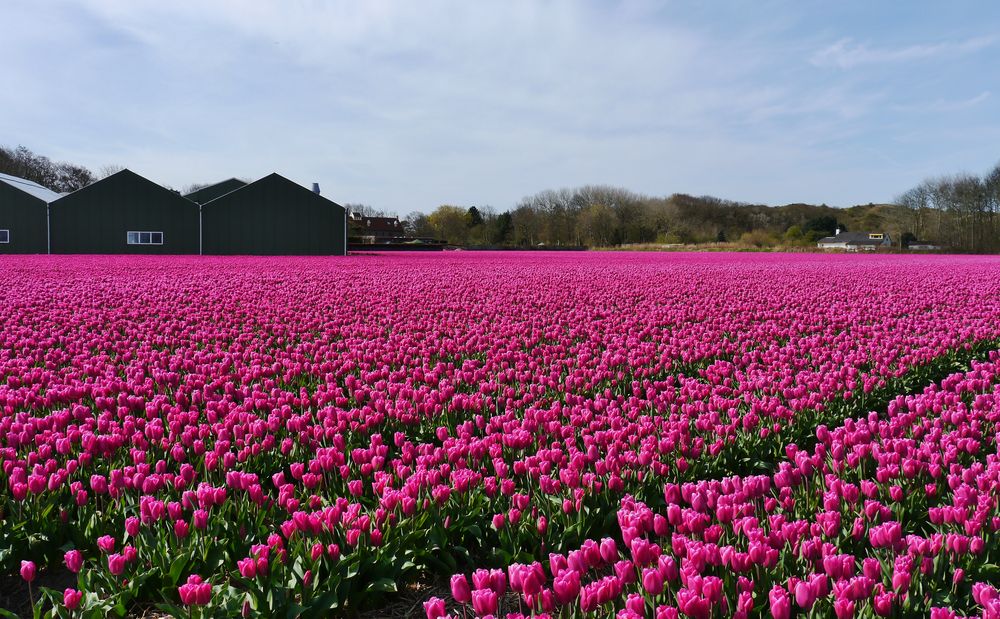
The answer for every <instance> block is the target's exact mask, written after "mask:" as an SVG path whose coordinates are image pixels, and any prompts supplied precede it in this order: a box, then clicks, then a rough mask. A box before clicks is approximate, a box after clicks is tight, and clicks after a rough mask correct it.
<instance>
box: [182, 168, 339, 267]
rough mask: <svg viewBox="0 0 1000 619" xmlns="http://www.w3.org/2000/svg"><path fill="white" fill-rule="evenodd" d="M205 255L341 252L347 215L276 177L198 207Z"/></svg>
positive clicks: (266, 178)
mask: <svg viewBox="0 0 1000 619" xmlns="http://www.w3.org/2000/svg"><path fill="white" fill-rule="evenodd" d="M201 217H202V242H203V245H202V248H203V253H204V254H206V255H212V254H221V255H251V254H260V255H272V256H274V255H322V256H331V255H335V256H343V255H346V254H347V211H346V210H345V209H344V207H342V206H340V205H339V204H337V203H336V202H332V201H330V200H327V199H326V198H324V197H323V196H321V195H319V194H318V193H314V192H312V191H310V190H309V189H306V188H305V187H303V186H302V185H299V184H297V183H294V182H292V181H290V180H288V179H287V178H285V177H283V176H280V175H278V174H270V175H268V176H265V177H264V178H262V179H260V180H258V181H255V182H253V183H250V184H249V185H247V186H246V187H242V188H240V189H237V190H236V191H232V192H229V193H227V194H225V195H223V196H221V197H219V198H216V199H215V200H212V201H211V202H208V203H207V204H205V205H203V206H202V213H201Z"/></svg>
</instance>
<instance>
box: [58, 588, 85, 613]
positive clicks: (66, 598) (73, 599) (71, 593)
mask: <svg viewBox="0 0 1000 619" xmlns="http://www.w3.org/2000/svg"><path fill="white" fill-rule="evenodd" d="M82 599H83V592H81V591H77V590H76V589H72V588H68V589H66V590H65V591H63V606H65V607H66V608H67V609H69V610H76V609H77V607H79V606H80V600H82Z"/></svg>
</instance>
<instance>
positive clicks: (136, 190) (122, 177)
mask: <svg viewBox="0 0 1000 619" xmlns="http://www.w3.org/2000/svg"><path fill="white" fill-rule="evenodd" d="M50 208H51V220H52V221H51V226H52V228H51V230H52V253H54V254H56V253H59V254H197V253H198V205H197V204H195V203H193V202H191V201H190V200H187V199H185V198H184V197H182V196H180V195H179V194H176V193H174V192H172V191H170V190H168V189H165V188H164V187H161V186H160V185H157V184H156V183H154V182H153V181H151V180H148V179H146V178H143V177H142V176H139V175H138V174H136V173H134V172H131V171H129V170H123V171H121V172H118V173H117V174H114V175H112V176H109V177H107V178H105V179H102V180H100V181H97V182H96V183H94V184H93V185H89V186H87V187H84V188H83V189H80V190H78V191H75V192H73V193H71V194H69V195H67V196H64V197H62V198H60V199H58V200H56V201H55V202H53V203H52V204H51V205H50ZM130 230H135V231H152V232H163V245H128V244H127V243H126V233H127V232H128V231H130Z"/></svg>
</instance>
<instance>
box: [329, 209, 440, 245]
mask: <svg viewBox="0 0 1000 619" xmlns="http://www.w3.org/2000/svg"><path fill="white" fill-rule="evenodd" d="M347 228H348V249H350V250H359V251H360V250H366V249H375V248H374V247H373V246H378V247H377V249H378V250H380V251H382V250H407V251H417V250H420V251H428V250H430V251H440V250H442V249H444V247H445V245H446V243H445V242H444V241H442V240H440V239H434V238H430V237H422V236H421V237H415V236H408V235H407V234H406V230H405V229H404V228H403V224H402V222H401V221H399V217H369V216H367V215H362V214H361V213H357V212H354V211H348V212H347Z"/></svg>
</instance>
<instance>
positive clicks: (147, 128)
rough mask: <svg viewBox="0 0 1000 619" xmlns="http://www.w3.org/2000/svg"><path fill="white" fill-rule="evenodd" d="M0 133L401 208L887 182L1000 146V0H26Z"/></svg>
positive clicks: (12, 26)
mask: <svg viewBox="0 0 1000 619" xmlns="http://www.w3.org/2000/svg"><path fill="white" fill-rule="evenodd" d="M3 15H4V20H3V21H4V22H5V24H4V26H3V28H2V29H3V36H0V54H2V57H3V58H5V63H4V67H3V69H2V71H3V83H4V88H2V89H0V110H2V112H0V144H5V145H16V144H24V145H25V146H28V147H29V148H31V149H32V150H34V151H36V152H38V153H41V154H45V155H48V156H49V157H51V158H53V159H56V160H66V161H72V162H75V163H81V164H84V165H87V166H88V167H91V168H92V169H95V170H96V169H98V168H100V167H101V166H103V165H106V164H119V165H125V166H127V167H129V168H131V169H133V170H135V171H137V172H139V173H140V174H143V175H145V176H147V177H149V178H151V179H153V180H155V181H157V182H160V183H163V184H166V185H171V186H173V187H177V188H181V187H184V186H187V185H189V184H191V183H195V182H211V181H215V180H221V179H224V178H228V177H231V176H238V177H249V178H257V177H259V176H262V175H264V174H266V173H269V172H271V171H277V172H279V173H281V174H284V175H285V176H288V177H289V178H291V179H293V180H295V181H297V182H300V183H302V184H304V185H307V186H308V185H309V184H310V183H312V182H313V181H318V182H320V184H321V185H322V187H323V191H324V195H326V196H328V197H330V198H331V199H334V200H336V201H338V202H341V203H346V202H354V203H357V202H361V203H366V204H370V205H372V206H374V207H376V208H380V209H384V210H386V211H390V212H395V213H398V214H399V215H400V216H404V215H406V214H407V213H409V212H411V211H424V212H429V211H430V210H433V208H435V207H436V206H437V205H439V204H443V203H448V204H458V205H463V206H468V205H492V206H494V207H495V208H498V209H500V210H503V209H506V208H510V207H512V206H514V205H515V204H516V203H517V201H518V200H520V199H521V198H522V197H524V196H526V195H529V194H532V193H535V192H537V191H540V190H543V189H550V188H551V189H558V188H561V187H574V186H578V185H583V184H588V183H589V184H597V183H603V184H611V185H618V186H623V187H627V188H629V189H632V190H634V191H638V192H642V193H646V194H650V195H668V194H670V193H674V192H683V193H690V194H696V195H702V194H711V195H716V196H719V197H723V198H730V199H736V200H744V201H751V202H764V203H768V204H783V203H788V202H797V201H804V202H814V203H827V204H833V205H837V206H849V205H852V204H856V203H867V202H870V201H874V202H880V201H888V200H891V199H892V198H893V197H894V196H895V195H897V194H899V193H900V192H902V191H903V190H905V189H907V188H909V187H911V186H913V185H915V184H917V183H918V182H920V181H921V180H923V179H924V178H926V177H929V176H937V175H942V174H951V173H957V172H972V173H984V172H986V171H988V170H989V169H991V168H992V167H993V166H994V165H996V164H997V163H998V161H1000V147H998V145H1000V122H998V121H1000V71H997V69H996V67H998V66H1000V29H998V28H997V25H998V24H1000V3H997V2H987V1H983V2H963V1H961V0H956V1H954V2H870V1H865V2H809V1H797V2H791V1H790V2H771V1H766V0H765V1H753V2H750V1H748V2H711V3H702V2H649V1H639V0H637V1H628V2H598V1H589V2H588V1H585V0H579V1H552V2H541V1H538V2H522V1H517V0H512V1H497V2H491V1H488V0H477V1H475V2H469V1H467V0H465V1H461V0H460V1H455V2H443V1H442V2H438V1H433V0H426V1H420V2H414V1H400V2H385V1H379V0H365V1H363V2H357V1H349V2H338V1H329V2H321V1H318V0H317V1H302V0H299V1H296V0H287V1H279V0H274V1H267V2H265V1H262V0H229V1H214V0H204V1H200V2H193V1H192V2H186V1H185V2H164V1H162V0H160V1H158V2H148V1H146V0H87V1H80V2H66V1H60V0H52V1H47V2H38V0H4V1H3Z"/></svg>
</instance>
